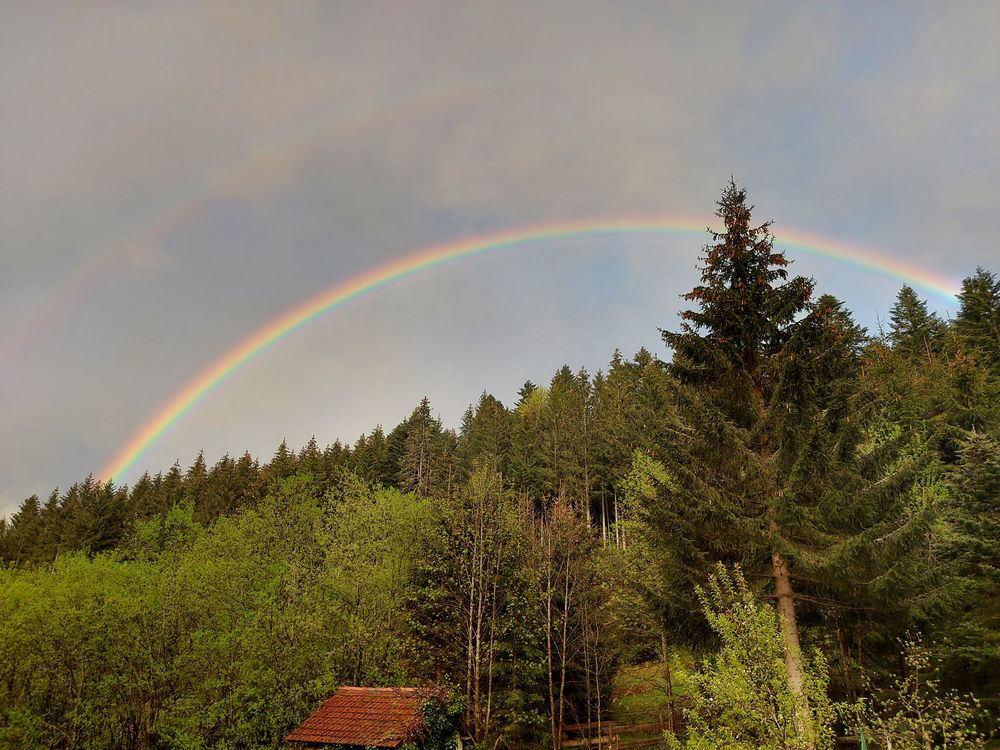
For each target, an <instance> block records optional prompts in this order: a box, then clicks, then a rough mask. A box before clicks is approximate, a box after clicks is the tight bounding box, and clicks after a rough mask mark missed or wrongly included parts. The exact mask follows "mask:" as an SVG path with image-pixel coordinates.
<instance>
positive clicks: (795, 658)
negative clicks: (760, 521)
mask: <svg viewBox="0 0 1000 750" xmlns="http://www.w3.org/2000/svg"><path fill="white" fill-rule="evenodd" d="M771 529H772V531H776V530H777V523H775V522H774V521H773V520H772V521H771ZM771 573H772V575H773V577H774V597H775V601H776V606H777V610H778V615H779V616H780V618H781V638H782V640H783V641H784V644H785V671H786V673H787V674H788V686H789V688H790V689H791V691H792V695H794V696H795V699H796V701H797V702H798V713H797V717H796V721H795V725H796V729H797V730H798V732H799V735H800V736H801V737H802V738H804V739H806V740H807V741H808V742H809V747H815V740H814V733H813V726H812V714H811V712H810V710H809V697H808V696H807V695H806V686H805V670H804V668H803V665H802V649H801V648H800V646H799V625H798V620H797V619H796V617H795V593H794V592H793V591H792V577H791V574H790V573H789V570H788V563H787V562H786V561H785V558H784V557H783V556H782V555H781V553H780V552H778V551H777V550H775V551H774V552H772V553H771Z"/></svg>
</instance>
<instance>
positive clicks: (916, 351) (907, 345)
mask: <svg viewBox="0 0 1000 750" xmlns="http://www.w3.org/2000/svg"><path fill="white" fill-rule="evenodd" d="M889 321H890V326H889V331H890V333H889V337H890V340H891V341H892V345H893V347H894V348H895V349H897V350H898V351H900V352H901V353H903V354H904V355H905V356H906V357H907V358H908V359H911V360H913V359H917V358H924V359H927V358H929V357H931V356H933V353H934V352H935V350H936V349H937V347H938V345H939V344H940V341H941V338H942V337H943V335H944V332H945V329H944V324H943V323H942V322H941V320H940V318H938V317H937V315H934V314H933V313H929V312H928V311H927V303H926V302H924V301H923V300H921V299H920V298H919V297H917V293H916V292H915V291H913V288H912V287H909V286H904V287H903V288H902V289H900V290H899V294H898V295H896V304H894V305H893V306H892V309H891V310H890V311H889Z"/></svg>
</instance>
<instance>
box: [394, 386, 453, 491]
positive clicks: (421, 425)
mask: <svg viewBox="0 0 1000 750" xmlns="http://www.w3.org/2000/svg"><path fill="white" fill-rule="evenodd" d="M408 427H409V429H408V431H407V436H406V447H405V450H404V452H403V456H402V459H401V461H400V465H399V487H400V489H402V490H404V491H406V492H415V493H416V494H417V495H419V496H421V497H427V496H428V495H430V494H431V493H432V491H433V490H434V489H440V488H441V486H442V472H443V471H444V467H443V466H442V460H441V459H442V455H441V454H442V447H443V446H442V434H443V430H442V429H441V421H440V420H438V419H436V418H435V417H434V416H433V415H432V414H431V404H430V401H429V400H428V399H427V397H426V396H424V397H423V398H422V399H421V400H420V404H419V405H418V406H417V408H416V409H414V410H413V413H412V414H411V415H410V418H409V420H408Z"/></svg>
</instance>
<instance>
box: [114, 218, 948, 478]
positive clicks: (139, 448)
mask: <svg viewBox="0 0 1000 750" xmlns="http://www.w3.org/2000/svg"><path fill="white" fill-rule="evenodd" d="M711 223H712V220H711V219H695V218H688V217H665V216H660V217H656V216H653V217H630V218H615V219H603V220H586V221H569V222H559V223H551V224H541V225H535V226H530V227H522V228H518V229H512V230H508V231H502V232H496V233H492V234H484V235H478V236H474V237H467V238H465V239H461V240H456V241H454V242H449V243H445V244H441V245H434V246H431V247H427V248H424V249H422V250H418V251H416V252H414V253H411V254H409V255H406V256H404V257H402V258H400V259H399V260H396V261H393V262H391V263H387V264H385V265H382V266H379V267H377V268H373V269H371V270H369V271H367V272H365V273H362V274H360V275H358V276H355V277H354V278H351V279H348V280H347V281H344V282H341V283H339V284H337V285H335V286H333V287H331V288H330V289H328V290H326V291H324V292H322V293H320V294H318V295H316V296H314V297H312V298H310V299H308V300H306V301H305V302H303V303H301V304H299V305H297V306H295V307H293V308H292V309H290V310H288V311H287V312H285V313H284V314H282V315H280V316H279V317H277V318H275V319H274V320H272V321H271V322H270V323H268V324H267V325H265V326H264V327H262V328H260V329H259V330H257V331H256V332H254V333H253V334H252V335H250V336H248V337H247V338H246V339H244V340H243V341H242V342H240V343H239V344H237V345H236V346H235V347H233V348H232V349H230V350H229V351H227V352H226V353H225V354H223V355H222V356H221V357H219V358H218V359H217V360H215V361H214V362H213V363H212V364H210V365H209V366H208V367H207V368H205V369H204V370H203V371H202V372H201V373H200V374H198V375H197V376H196V377H195V378H194V379H192V380H191V381H190V382H189V383H188V384H187V385H185V386H184V387H183V388H182V389H181V390H179V391H178V392H177V393H176V394H175V395H174V396H173V397H172V398H171V399H170V400H169V401H167V402H166V404H164V405H163V406H162V407H161V408H160V409H158V410H157V411H156V412H155V413H154V414H153V416H152V417H151V418H150V419H149V420H148V421H147V422H146V423H145V424H144V425H143V426H142V427H141V428H140V429H139V430H138V431H137V432H136V433H135V434H134V435H133V436H132V438H131V439H130V440H129V441H128V442H127V443H126V444H125V445H124V446H123V447H122V448H121V450H119V451H118V453H117V454H116V455H115V457H114V458H113V459H112V460H111V461H110V462H109V463H108V465H107V467H106V468H105V469H104V470H103V471H102V472H101V473H100V476H102V477H107V478H109V479H112V480H115V481H120V479H121V478H122V476H123V475H124V474H126V473H127V472H128V471H129V470H130V469H131V468H132V466H133V465H134V464H135V462H136V461H137V460H138V459H139V458H140V457H141V456H142V455H143V454H144V453H145V452H146V451H147V450H148V449H149V448H150V446H152V445H153V444H154V443H155V442H156V441H157V440H158V439H159V438H160V436H161V435H163V433H164V432H165V431H166V430H168V429H169V428H170V426H171V425H173V424H174V423H175V422H176V421H177V420H178V419H180V418H181V417H182V416H183V415H184V414H185V413H187V412H188V411H190V410H191V408H192V407H194V406H195V404H197V403H198V402H199V401H200V400H201V399H202V398H204V397H205V395H206V394H208V393H209V392H210V391H211V390H213V389H214V388H215V387H216V386H218V385H219V384H220V383H222V382H223V381H224V380H225V379H226V378H227V377H229V376H230V375H232V374H233V373H234V372H236V370H238V369H239V368H240V367H242V366H243V365H245V364H246V363H247V362H249V361H250V360H251V359H253V358H254V357H256V356H258V355H260V354H262V353H263V352H265V351H267V349H269V348H270V347H271V346H273V345H274V344H275V343H276V342H278V341H280V340H281V339H283V338H285V337H286V336H288V335H290V334H292V333H294V332H295V331H297V330H298V329H300V328H302V327H303V326H305V325H306V324H308V323H309V322H310V321H312V320H315V319H316V318H318V317H320V316H321V315H323V314H325V313H328V312H330V311H332V310H335V309H337V308H339V307H340V306H342V305H344V304H346V303H348V302H350V301H352V300H356V299H358V298H360V297H362V296H364V295H366V294H368V293H371V292H374V291H376V290H378V289H381V288H382V287H385V286H388V285H390V284H393V283H395V282H398V281H402V280H403V279H406V278H409V277H412V276H414V275H417V274H419V273H422V272H425V271H429V270H431V269H433V268H437V267H438V266H442V265H444V264H447V263H451V262H453V261H458V260H461V259H465V258H472V257H475V256H479V255H484V254H486V253H491V252H495V251H498V250H502V249H505V248H512V247H518V246H524V245H528V244H530V243H537V242H543V241H551V240H556V239H562V238H569V237H578V236H585V235H589V236H601V235H621V234H650V233H652V234H657V233H658V234H695V233H699V234H703V233H704V232H705V228H706V227H707V226H709V224H711ZM777 245H778V247H780V248H782V249H790V248H794V249H797V250H801V251H803V252H806V253H809V254H812V255H817V256H822V257H827V258H832V259H834V260H837V261H840V262H843V263H847V264H850V265H854V266H858V267H860V268H864V269H866V270H869V271H875V272H877V273H880V274H883V275H886V276H890V277H893V278H895V279H897V280H899V281H902V282H904V283H907V284H910V285H912V286H914V287H919V288H921V289H923V290H925V291H928V292H932V293H934V294H935V295H937V296H940V297H941V298H942V299H943V300H944V301H946V302H947V303H948V304H954V303H955V291H956V287H957V285H956V284H954V283H953V282H951V281H950V280H949V279H946V278H943V277H941V276H937V275H935V274H932V273H930V272H928V271H927V270H925V269H922V268H919V267H917V266H915V265H912V264H909V263H904V262H902V261H898V260H894V259H890V258H886V257H884V256H881V255H879V254H877V253H875V252H873V251H870V250H866V249H863V248H860V247H857V246H852V245H848V244H845V243H843V242H839V241H836V240H832V239H829V238H825V237H820V236H818V235H815V234H810V233H807V232H802V231H797V230H790V229H782V230H781V232H780V236H779V237H778V240H777Z"/></svg>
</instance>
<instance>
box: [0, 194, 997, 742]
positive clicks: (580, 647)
mask: <svg viewBox="0 0 1000 750" xmlns="http://www.w3.org/2000/svg"><path fill="white" fill-rule="evenodd" d="M752 208H753V207H752V206H751V205H750V204H749V203H748V200H747V195H746V191H745V190H744V189H743V188H741V187H739V186H738V185H736V184H735V183H730V184H729V185H728V186H727V187H726V188H725V189H724V190H723V192H722V195H721V198H720V200H719V202H718V206H717V216H718V218H719V220H720V222H721V226H720V227H719V228H718V230H717V231H715V232H712V234H711V236H710V241H709V243H708V245H706V247H705V249H704V252H703V254H702V257H701V265H700V266H699V268H700V269H701V279H700V281H699V283H698V285H697V286H696V287H695V288H694V289H693V290H692V291H691V292H690V293H689V294H687V295H686V297H685V299H686V301H687V303H688V305H689V309H687V310H685V311H684V312H683V313H682V316H681V322H680V326H679V327H677V328H667V329H665V330H663V332H662V333H663V339H664V342H665V344H666V350H665V360H661V359H660V358H658V357H656V356H654V355H653V354H652V353H650V352H648V351H645V350H642V351H640V352H639V353H638V354H636V355H635V356H634V357H632V358H630V359H629V358H626V357H624V356H622V355H621V354H620V353H618V352H616V353H615V354H614V356H613V357H612V359H611V362H610V363H609V365H608V368H607V370H606V371H601V372H598V373H596V374H594V375H590V374H589V373H587V372H586V371H584V370H579V371H575V372H574V371H573V370H571V369H570V368H569V367H563V368H561V369H560V370H559V371H558V372H556V373H555V375H554V376H553V377H552V379H551V380H550V381H549V382H548V383H547V384H544V385H536V384H534V383H532V382H530V381H529V382H526V383H525V384H524V386H523V387H522V388H521V389H520V391H519V393H518V398H517V401H516V402H515V403H514V404H513V405H511V406H510V407H507V406H505V405H504V404H503V403H501V402H500V401H499V400H498V399H496V398H495V397H493V396H491V395H489V394H486V393H484V394H483V395H482V396H481V398H480V399H479V401H478V403H476V404H475V405H472V406H470V407H469V409H468V410H467V411H466V413H465V415H464V416H463V419H462V423H461V425H460V426H459V428H458V429H448V428H446V427H444V426H443V425H442V423H441V421H440V419H438V418H437V417H435V416H434V413H433V411H432V408H431V405H430V403H429V402H428V400H427V399H426V398H425V399H423V400H422V401H421V403H420V404H419V405H417V406H416V408H415V409H414V410H413V412H412V414H411V415H410V416H409V417H408V418H407V419H405V420H404V421H403V422H401V423H400V424H399V425H397V426H396V427H394V428H393V429H392V430H391V431H389V432H388V433H386V432H384V431H383V429H382V428H381V427H376V428H375V429H374V430H372V431H371V432H370V433H369V434H365V435H362V436H361V437H359V438H358V439H357V441H356V442H354V444H352V445H345V444H342V443H340V442H336V443H334V444H333V445H330V446H327V447H325V448H320V446H319V444H318V443H317V441H316V440H315V439H313V440H311V441H310V442H309V443H308V444H307V445H306V446H304V447H303V448H301V449H299V450H297V451H296V450H292V449H290V448H289V447H288V446H287V444H286V443H285V442H282V443H281V444H280V445H279V447H278V449H277V450H276V452H275V453H274V455H273V457H272V458H271V460H270V461H268V462H266V463H260V462H259V461H257V460H256V459H254V458H252V457H251V456H249V455H248V454H244V455H243V456H242V457H240V458H237V459H234V458H231V457H229V456H225V457H223V458H222V459H220V460H219V461H218V462H217V463H216V464H215V465H213V466H208V465H207V463H206V461H205V459H204V457H203V456H202V455H201V454H199V455H198V456H197V457H196V458H195V459H194V461H193V462H192V463H191V464H190V466H188V467H187V468H182V467H181V465H180V464H179V463H176V464H174V466H173V467H171V468H170V470H168V471H167V472H165V473H158V474H156V475H149V474H146V475H143V476H142V477H140V479H139V480H137V481H136V482H135V483H134V484H133V485H132V486H116V485H114V484H112V483H110V482H108V483H102V482H98V481H95V480H94V479H93V478H87V479H85V480H83V481H81V482H79V483H77V484H75V485H73V486H72V487H70V488H69V489H68V490H66V491H62V492H61V491H58V490H55V491H53V492H52V493H51V495H49V496H48V498H47V499H45V500H44V501H43V500H41V499H40V498H38V497H31V498H28V499H27V500H25V501H24V503H23V504H22V505H21V507H20V509H19V510H18V511H17V513H15V514H14V515H13V516H12V517H11V518H10V519H8V520H2V521H0V557H2V559H3V560H4V561H6V567H5V568H4V569H3V570H2V571H0V651H3V652H4V653H3V654H2V657H3V658H2V659H0V743H2V744H3V745H4V746H11V747H13V746H27V745H39V746H46V747H98V746H100V747H129V748H132V747H161V746H183V747H249V746H278V745H280V743H281V738H282V737H283V736H284V734H285V733H287V731H288V730H289V729H291V728H293V727H294V725H295V724H296V723H297V722H298V721H301V719H302V718H304V717H305V716H306V715H307V714H308V713H309V711H310V710H311V708H313V707H315V706H316V705H317V702H318V701H321V700H322V699H323V698H324V697H326V696H327V695H328V694H329V693H330V692H331V691H332V689H334V688H335V687H336V686H337V685H340V684H348V683H350V684H389V685H392V684H411V683H413V682H420V681H434V682H438V683H440V682H448V683H450V684H452V685H453V686H454V689H455V690H456V691H457V693H458V694H460V695H461V697H462V698H463V700H464V723H465V725H466V726H467V727H468V729H469V731H470V733H471V734H472V735H473V736H474V738H475V739H476V740H477V741H479V742H484V743H488V744H490V746H493V744H494V743H496V742H502V743H506V744H507V746H509V747H530V746H549V747H552V748H554V749H557V748H558V747H559V744H560V738H561V737H562V736H563V729H564V727H565V726H567V725H571V724H580V723H591V722H600V721H603V720H605V719H606V718H607V717H609V716H610V711H611V707H610V696H611V686H612V684H613V681H614V679H615V676H616V674H617V673H618V672H619V670H621V669H622V668H623V667H626V666H628V665H632V664H637V663H640V662H643V661H649V660H664V661H665V660H667V658H668V657H669V655H670V654H671V653H672V652H674V651H676V650H678V649H684V650H687V652H688V653H692V652H693V653H716V654H721V655H722V656H720V657H719V658H720V659H721V661H720V662H719V663H720V664H721V663H723V662H725V658H724V657H725V654H733V653H738V652H739V649H740V648H744V650H746V643H747V642H749V641H746V639H745V642H744V643H743V646H739V644H738V643H737V641H739V639H738V638H735V639H734V637H733V631H732V628H733V627H735V626H733V625H727V623H728V622H730V621H729V620H726V617H731V616H732V613H733V612H734V611H741V612H750V614H749V615H747V619H746V620H745V623H751V624H750V625H747V626H746V627H747V628H749V630H747V632H749V633H755V632H758V631H759V630H760V629H761V628H765V629H766V627H769V625H767V623H768V622H771V620H768V618H769V617H773V618H774V619H773V625H774V627H775V628H776V629H777V630H776V631H775V634H774V638H775V640H772V641H767V643H769V644H771V645H770V646H768V647H767V649H765V652H766V653H767V654H771V655H772V656H773V655H774V654H777V655H778V657H779V658H780V660H781V670H780V680H781V682H782V685H784V686H785V687H786V688H787V694H786V693H782V694H781V695H783V696H784V697H783V698H781V700H786V699H787V701H790V702H789V703H788V705H789V706H791V709H789V711H784V714H789V715H787V716H786V719H787V722H789V723H788V726H789V727H790V730H789V737H792V738H793V739H794V742H793V741H792V740H788V742H787V743H786V744H781V745H774V746H775V747H779V746H780V747H819V746H821V745H822V744H823V743H824V742H826V741H827V740H826V739H824V737H826V735H824V733H823V731H821V730H820V725H822V724H823V722H824V721H826V719H824V718H823V717H824V716H826V713H827V708H826V707H827V705H828V701H829V700H835V701H841V702H843V703H844V704H845V705H846V704H852V705H860V704H859V702H860V703H863V702H864V701H865V700H867V698H866V696H869V695H878V694H880V693H879V691H882V694H885V695H888V693H885V691H886V690H888V686H890V685H892V684H894V683H893V681H894V680H897V681H898V680H899V679H904V680H905V679H907V678H908V676H911V677H912V669H911V668H910V667H908V666H907V665H908V664H910V662H909V661H906V660H905V659H904V660H903V661H902V663H901V658H900V656H899V644H900V643H901V642H902V643H912V642H913V640H912V639H913V638H914V637H915V636H914V634H916V633H918V632H919V633H921V634H922V638H923V646H921V648H926V650H927V653H928V654H929V656H928V657H927V658H928V659H932V660H933V661H934V662H935V663H936V664H937V665H938V666H937V672H936V673H935V679H936V680H937V681H938V682H939V683H940V684H941V686H942V689H951V688H955V689H959V690H961V691H962V692H963V693H970V694H973V695H975V696H978V698H979V699H980V700H982V701H983V705H984V706H986V707H987V708H988V709H989V710H993V711H997V710H1000V701H998V695H1000V678H998V677H997V675H998V674H1000V670H998V669H997V667H998V666H1000V609H998V606H1000V605H998V604H997V602H998V601H1000V596H998V595H1000V576H998V573H997V571H1000V442H998V441H1000V280H998V279H997V277H996V275H995V274H993V273H991V272H989V271H987V270H985V269H982V268H980V269H977V270H976V271H975V273H974V274H973V275H971V276H969V277H968V278H966V279H965V281H964V282H963V284H962V290H961V293H960V295H959V302H960V305H959V309H958V311H957V313H956V315H955V318H954V319H950V320H942V319H941V318H939V317H938V316H937V315H935V314H934V313H932V312H930V311H929V310H928V307H927V304H926V303H925V302H924V301H923V300H921V299H920V298H919V296H918V295H917V294H916V292H915V291H914V290H913V289H912V288H910V287H903V289H902V290H901V291H900V292H899V294H898V296H897V298H896V300H895V304H894V305H893V306H892V308H891V311H890V315H889V319H888V320H887V321H885V324H884V326H882V327H880V329H879V330H877V331H874V332H871V331H866V330H864V329H863V328H861V327H860V326H858V325H857V324H856V323H855V322H854V320H853V318H852V316H851V314H850V312H849V311H847V310H846V309H845V308H844V305H843V304H842V303H841V302H840V301H839V300H837V299H835V298H833V297H832V296H830V295H822V294H817V293H816V290H815V286H816V284H815V281H814V280H812V279H807V278H803V277H800V276H794V275H791V274H790V267H789V261H788V259H787V258H786V257H785V256H784V254H783V253H781V252H779V251H777V250H776V249H775V248H774V241H773V237H772V235H771V231H770V224H768V223H763V224H757V223H755V222H754V221H753V220H752V215H751V214H752ZM720 564H721V565H722V566H723V568H722V570H723V573H721V574H720V572H719V570H720V569H719V567H718V566H719V565H720ZM726 571H738V576H737V579H735V581H736V582H734V579H731V578H730V577H729V576H730V573H728V572H726ZM713 586H714V589H713ZM713 591H714V592H715V594H714V597H715V598H714V599H713V594H712V592H713ZM706 592H708V594H706ZM747 597H749V598H747ZM723 600H724V601H723ZM720 602H722V603H721V604H720ZM740 602H765V603H769V604H770V605H773V606H769V607H768V608H767V610H766V612H767V613H769V614H759V613H757V610H753V609H752V607H751V605H750V604H744V605H740ZM748 608H749V609H748ZM720 618H721V619H720ZM762 618H763V619H762ZM733 622H736V620H733ZM745 623H744V624H745ZM761 623H763V624H761ZM741 627H742V626H741ZM740 632H743V631H740ZM748 638H749V636H748ZM765 640H766V639H765ZM768 649H770V650H768ZM911 651H912V650H911ZM914 653H915V652H914ZM921 653H923V652H921ZM814 654H815V655H816V656H815V657H814V656H813V655H814ZM769 658H770V657H769ZM816 659H819V660H820V661H819V662H817V661H816ZM817 663H820V664H821V667H820V668H817V667H816V664H817ZM914 663H916V662H914ZM920 663H921V664H922V663H923V662H920ZM730 666H731V665H730ZM908 670H909V671H908ZM820 673H822V674H821V677H817V675H819V674H820ZM817 680H819V682H817ZM820 683H821V684H822V689H821V690H817V689H816V685H817V684H820ZM699 684H700V685H702V688H701V690H702V693H701V694H700V695H701V697H700V698H697V699H694V700H693V702H692V703H691V704H690V705H689V709H690V711H691V715H690V719H691V720H690V726H691V727H692V729H691V735H690V738H689V742H691V743H693V744H691V745H690V746H691V747H695V746H698V745H697V742H699V741H702V740H704V737H706V736H708V735H707V734H705V733H706V732H709V731H715V730H716V729H718V727H720V726H722V725H726V726H729V725H734V722H735V720H734V719H733V718H732V716H731V715H729V714H726V716H722V715H714V714H711V710H716V709H711V706H718V705H719V704H718V701H716V702H714V703H713V702H712V701H710V700H708V699H707V698H706V697H705V696H706V695H710V691H711V689H713V688H712V685H713V684H714V683H712V681H711V680H710V679H707V678H706V679H705V681H704V682H702V683H699ZM705 691H709V692H705ZM899 695H902V693H899ZM776 700H777V699H776ZM887 700H888V699H887ZM899 700H901V699H897V703H898V702H899ZM775 705H777V704H775ZM886 705H887V706H889V705H890V703H887V704H886ZM891 705H892V706H895V707H894V708H893V709H892V710H897V709H898V706H896V704H891ZM886 710H889V709H888V708H887V709H886ZM898 710H902V709H898ZM699 712H701V713H699ZM706 712H708V713H706ZM778 713H782V712H778ZM727 717H728V718H727ZM839 721H841V724H843V721H844V720H842V719H841V720H839ZM727 722H728V724H727ZM845 726H846V725H845ZM699 727H701V729H699ZM698 731H701V732H702V734H701V735H698ZM921 731H923V730H921ZM940 731H941V732H943V731H944V730H940ZM928 732H929V730H928ZM928 732H925V734H924V735H922V739H921V742H925V741H926V742H934V741H936V740H935V737H932V733H928ZM699 736H700V737H702V740H699V739H698V737H699ZM887 736H888V735H887ZM727 741H728V740H727ZM763 741H764V740H761V742H763ZM768 741H769V740H768ZM783 742H784V741H783ZM796 742H797V743H799V744H795V743H796ZM789 743H790V744H789ZM499 746H503V745H502V744H501V745H499ZM705 746H711V743H710V742H709V743H708V744H707V745H705ZM734 746H736V745H734ZM750 746H764V745H762V744H759V743H758V744H757V745H753V744H749V745H747V747H750ZM768 746H770V745H768ZM901 746H905V744H904V743H903V742H902V741H901V740H900V741H898V742H897V743H896V744H894V747H901Z"/></svg>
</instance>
